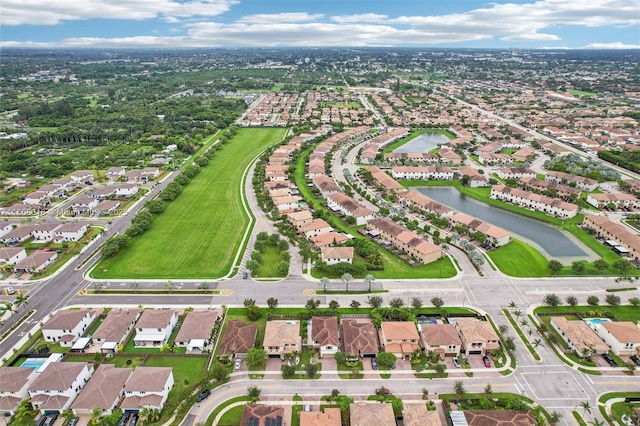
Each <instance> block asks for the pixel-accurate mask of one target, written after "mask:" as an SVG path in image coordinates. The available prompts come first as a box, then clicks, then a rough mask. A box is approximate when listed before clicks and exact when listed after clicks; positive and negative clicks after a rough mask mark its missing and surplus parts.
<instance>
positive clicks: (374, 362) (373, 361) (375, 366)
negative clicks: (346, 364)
mask: <svg viewBox="0 0 640 426" xmlns="http://www.w3.org/2000/svg"><path fill="white" fill-rule="evenodd" d="M371 368H373V369H374V370H377V369H378V360H377V359H375V358H371Z"/></svg>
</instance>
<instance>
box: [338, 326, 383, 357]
mask: <svg viewBox="0 0 640 426" xmlns="http://www.w3.org/2000/svg"><path fill="white" fill-rule="evenodd" d="M340 325H341V327H340V328H341V330H342V338H341V339H340V341H341V342H342V347H343V349H344V350H343V352H344V354H345V355H347V356H357V357H375V356H376V355H377V354H378V351H379V349H378V332H377V331H376V328H375V327H374V326H373V322H371V320H370V319H369V318H349V319H347V318H342V319H341V320H340Z"/></svg>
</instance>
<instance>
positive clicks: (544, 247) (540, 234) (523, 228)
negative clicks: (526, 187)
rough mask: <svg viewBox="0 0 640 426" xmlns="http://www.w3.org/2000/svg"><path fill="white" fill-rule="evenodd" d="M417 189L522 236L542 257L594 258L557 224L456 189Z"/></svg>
mask: <svg viewBox="0 0 640 426" xmlns="http://www.w3.org/2000/svg"><path fill="white" fill-rule="evenodd" d="M416 189H417V190H418V191H419V192H420V193H421V194H424V195H426V196H427V197H429V198H432V199H434V200H436V201H438V202H439V203H442V204H446V205H447V206H449V207H452V208H454V209H456V210H458V211H459V212H462V213H466V214H468V215H470V216H473V217H475V218H477V219H481V220H484V221H485V222H488V223H490V224H492V225H495V226H499V227H501V228H503V229H506V230H507V231H509V232H511V233H513V234H515V235H517V236H519V237H520V238H518V239H522V240H524V241H526V242H528V243H530V244H531V245H533V246H535V247H536V248H537V249H539V250H540V249H541V250H540V251H541V252H543V253H542V254H543V255H544V254H545V253H546V254H547V255H548V256H547V257H552V258H560V257H576V258H578V257H579V258H585V257H590V258H591V257H592V256H593V253H592V252H591V250H590V249H588V248H587V247H585V246H584V245H583V244H582V243H581V242H580V241H579V240H578V239H577V238H575V237H574V236H573V235H571V234H569V233H568V232H566V231H563V230H561V229H559V228H556V227H555V226H553V225H549V224H547V223H544V222H541V221H539V220H536V219H532V218H529V217H526V216H521V215H519V214H516V213H512V212H510V211H507V210H503V209H500V208H497V207H493V206H490V205H488V204H485V203H482V202H480V201H478V200H475V199H473V198H471V197H467V196H465V195H463V194H461V193H460V192H459V191H458V190H457V189H455V188H450V187H431V186H430V187H420V188H416Z"/></svg>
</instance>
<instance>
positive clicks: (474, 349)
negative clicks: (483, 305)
mask: <svg viewBox="0 0 640 426" xmlns="http://www.w3.org/2000/svg"><path fill="white" fill-rule="evenodd" d="M455 327H456V329H457V330H458V334H459V335H460V340H461V341H462V352H464V353H466V354H467V355H486V354H488V353H490V352H492V351H495V350H498V349H499V348H500V338H499V337H498V333H496V331H495V330H494V329H493V326H492V325H491V323H490V322H489V321H479V320H477V319H475V318H456V323H455Z"/></svg>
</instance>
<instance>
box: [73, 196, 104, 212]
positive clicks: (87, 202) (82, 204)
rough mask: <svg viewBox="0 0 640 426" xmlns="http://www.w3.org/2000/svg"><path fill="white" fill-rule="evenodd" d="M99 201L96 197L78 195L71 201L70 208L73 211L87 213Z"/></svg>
mask: <svg viewBox="0 0 640 426" xmlns="http://www.w3.org/2000/svg"><path fill="white" fill-rule="evenodd" d="M99 202H100V201H99V200H98V199H97V198H91V197H78V198H76V199H75V200H73V202H72V203H71V208H72V209H73V211H74V213H79V214H83V213H89V212H90V211H91V210H93V209H94V208H95V207H96V206H97V205H98V203H99Z"/></svg>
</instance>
